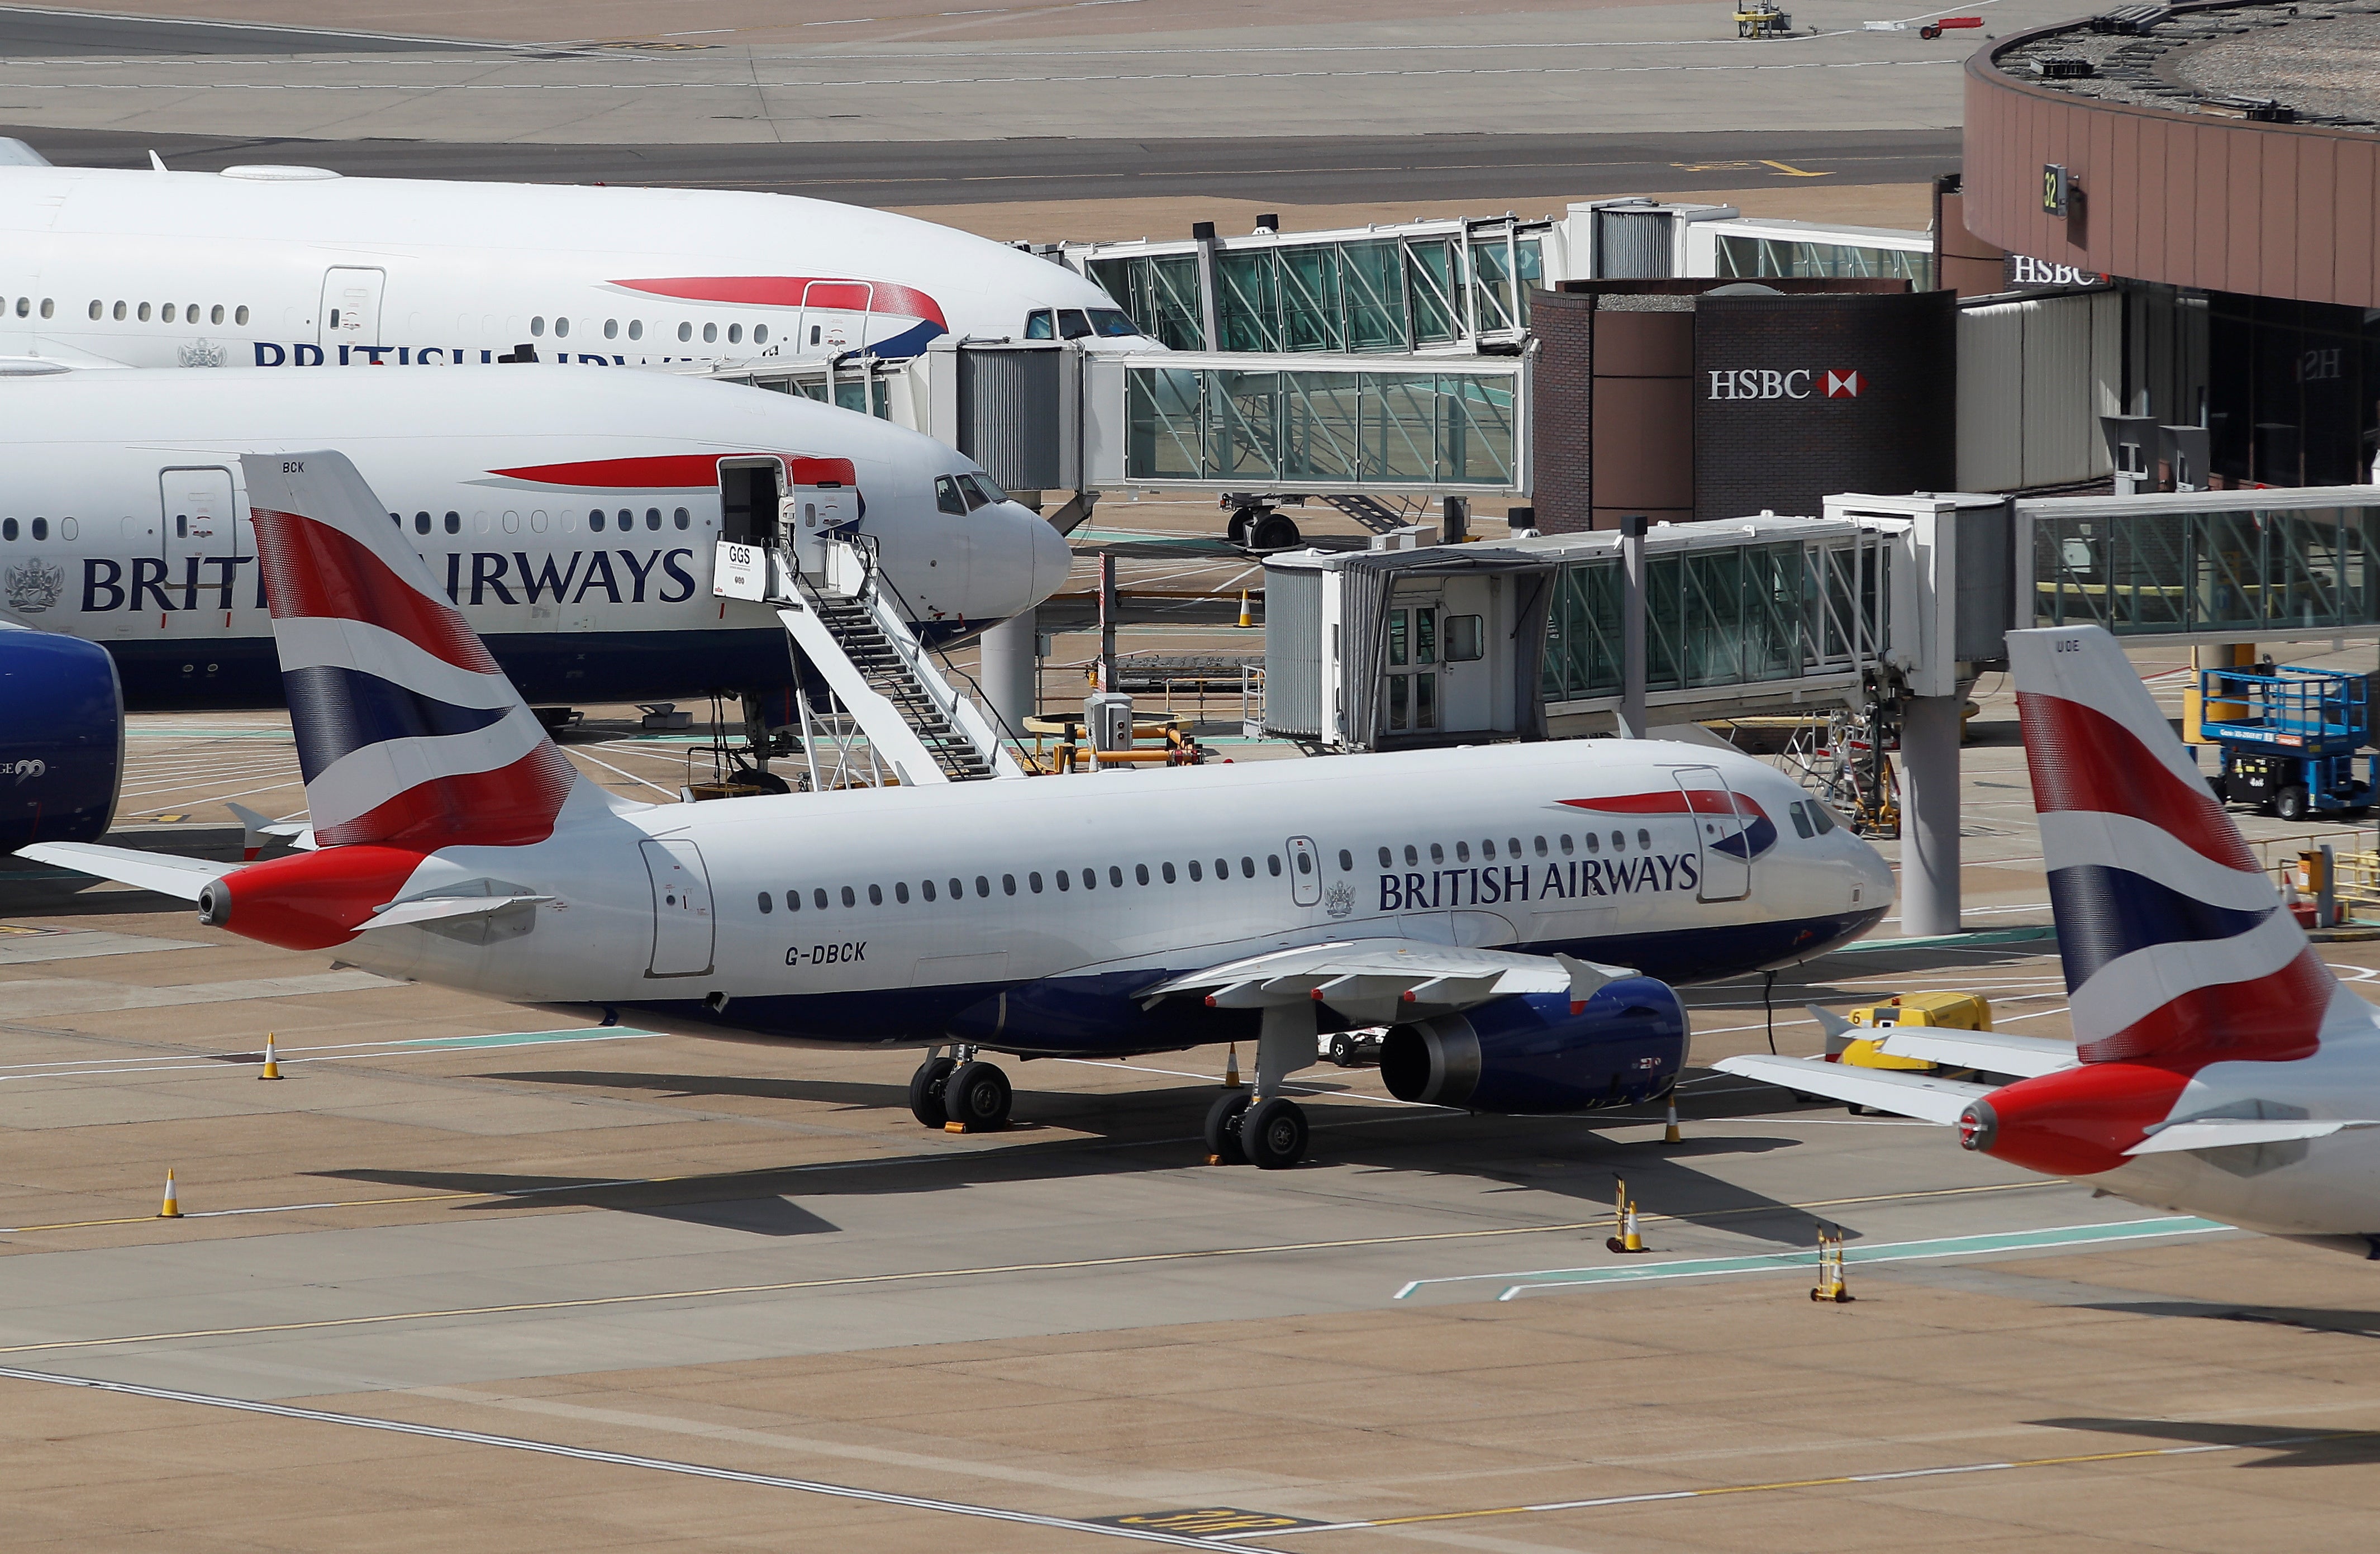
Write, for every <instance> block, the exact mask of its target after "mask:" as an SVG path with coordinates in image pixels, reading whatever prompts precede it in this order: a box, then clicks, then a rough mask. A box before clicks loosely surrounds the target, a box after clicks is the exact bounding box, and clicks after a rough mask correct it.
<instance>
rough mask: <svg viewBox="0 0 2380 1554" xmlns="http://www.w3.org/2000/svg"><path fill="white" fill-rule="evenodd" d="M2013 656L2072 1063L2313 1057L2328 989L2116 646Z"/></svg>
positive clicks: (2011, 642)
mask: <svg viewBox="0 0 2380 1554" xmlns="http://www.w3.org/2000/svg"><path fill="white" fill-rule="evenodd" d="M2008 646H2009V662H2010V667H2011V668H2012V669H2013V670H2014V671H2015V674H2016V690H2017V709H2018V714H2019V716H2020V717H2021V718H2022V722H2023V725H2024V749H2025V760H2026V763H2027V765H2028V766H2029V767H2030V768H2031V770H2032V773H2033V791H2034V808H2035V809H2036V810H2037V811H2038V813H2039V815H2040V819H2041V842H2042V852H2043V854H2044V856H2046V857H2047V858H2048V859H2049V861H2050V868H2049V897H2050V903H2051V905H2052V908H2053V910H2054V911H2055V912H2056V914H2057V918H2058V953H2059V954H2060V955H2061V956H2062V957H2063V959H2064V961H2065V970H2066V988H2067V991H2068V993H2069V995H2070V997H2071V999H2072V1002H2073V1017H2074V1037H2075V1040H2076V1042H2077V1043H2078V1045H2079V1048H2080V1054H2079V1055H2080V1056H2081V1058H2082V1059H2083V1062H2086V1063H2088V1062H2151V1063H2165V1064H2174V1065H2193V1064H2198V1063H2204V1062H2220V1061H2224V1060H2232V1059H2248V1060H2266V1061H2272V1060H2280V1059H2289V1058H2301V1057H2305V1056H2307V1055H2309V1054H2310V1053H2312V1052H2313V1050H2314V1049H2315V1048H2316V1046H2317V1045H2318V1044H2319V1035H2320V1032H2321V1030H2322V1026H2323V1024H2324V1020H2325V1015H2326V1014H2327V1013H2328V1011H2329V1009H2330V1006H2331V1002H2332V999H2333V998H2334V997H2335V996H2337V995H2338V992H2339V989H2338V981H2337V979H2336V978H2334V977H2332V976H2331V974H2330V972H2329V971H2328V969H2327V968H2325V966H2324V965H2323V964H2322V962H2321V961H2320V959H2318V958H2317V957H2316V956H2315V954H2314V953H2313V946H2312V945H2311V944H2309V943H2308V942H2307V940H2306V936H2305V933H2304V931H2303V930H2302V929H2300V928H2299V926H2298V924H2297V921H2296V919H2295V918H2293V917H2290V915H2289V913H2287V912H2285V911H2283V910H2282V909H2281V906H2280V901H2279V897H2278V894H2277V892H2276V891H2275V889H2274V886H2273V882H2272V880H2270V879H2269V878H2267V877H2266V875H2265V872H2264V870H2263V869H2262V868H2260V867H2259V866H2258V864H2257V861H2256V856H2255V855H2254V854H2253V853H2252V852H2251V851H2249V849H2248V844H2246V843H2245V842H2244V841H2242V840H2241V838H2240V830H2239V827H2237V826H2235V825H2234V824H2232V822H2231V817H2230V816H2229V815H2228V813H2226V812H2225V810H2224V808H2223V807H2222V806H2221V805H2220V804H2218V803H2216V799H2215V796H2214V795H2213V794H2212V793H2211V792H2210V791H2209V789H2208V787H2207V783H2206V780H2205V778H2204V776H2202V775H2201V774H2200V772H2199V771H2198V768H2197V766H2196V764H2195V763H2194V762H2193V761H2192V760H2191V759H2190V756H2189V753H2188V752H2187V751H2186V750H2185V749H2184V747H2183V746H2182V743H2181V741H2180V739H2179V738H2177V737H2176V736H2175V735H2174V733H2173V730H2172V728H2171V727H2170V726H2169V725H2168V723H2167V722H2166V720H2165V716H2164V714H2163V713H2161V712H2160V711H2159V710H2157V705H2156V701H2155V698H2153V697H2152V696H2151V695H2150V694H2149V690H2148V687H2147V686H2144V685H2143V684H2142V683H2141V678H2140V675H2139V674H2138V673H2137V672H2136V671H2135V670H2134V669H2133V668H2132V665H2131V661H2130V660H2128V659H2126V658H2125V657H2124V651H2123V648H2122V646H2121V645H2120V644H2119V643H2118V642H2117V640H2116V638H2115V637H2112V636H2110V635H2108V634H2107V632H2106V631H2104V630H2102V629H2101V628H2099V627H2097V626H2080V627H2076V626H2063V627H2057V628H2052V629H2044V630H2038V631H2012V632H2010V633H2009V636H2008Z"/></svg>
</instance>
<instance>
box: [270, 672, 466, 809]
mask: <svg viewBox="0 0 2380 1554" xmlns="http://www.w3.org/2000/svg"><path fill="white" fill-rule="evenodd" d="M281 685H282V689H283V690H284V691H285V693H286V694H287V696H288V698H289V722H290V726H291V727H292V729H294V730H295V731H296V733H297V764H298V767H299V769H300V770H301V771H304V772H305V774H306V781H308V782H312V781H313V780H314V779H315V778H316V777H318V776H320V775H322V772H324V771H328V770H329V769H330V767H331V763H332V762H334V761H335V760H337V759H340V758H341V757H342V756H346V755H349V754H352V753H353V752H355V751H357V750H360V749H362V748H363V747H365V746H367V745H378V744H382V743H383V742H385V741H387V740H391V739H423V738H432V737H436V736H438V735H455V734H470V733H473V732H475V731H476V730H479V729H483V728H486V727H487V726H488V725H489V724H491V723H496V722H503V721H504V714H505V712H506V711H507V710H508V709H506V708H502V707H456V706H455V705H453V704H452V703H450V702H444V701H438V700H435V699H433V698H430V697H426V696H423V695H421V694H420V693H419V691H412V690H407V688H406V687H405V686H400V685H398V684H397V683H396V682H395V681H394V680H383V679H382V678H381V677H380V676H379V675H377V674H365V673H364V672H363V671H361V670H359V669H341V668H339V667H337V666H335V665H332V664H318V665H315V666H314V667H312V668H310V669H285V670H283V671H282V672H281Z"/></svg>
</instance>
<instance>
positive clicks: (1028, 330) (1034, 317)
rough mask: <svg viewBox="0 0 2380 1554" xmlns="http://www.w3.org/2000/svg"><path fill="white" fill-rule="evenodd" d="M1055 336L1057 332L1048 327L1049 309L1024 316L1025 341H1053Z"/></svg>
mask: <svg viewBox="0 0 2380 1554" xmlns="http://www.w3.org/2000/svg"><path fill="white" fill-rule="evenodd" d="M1056 334H1057V332H1056V331H1055V330H1053V329H1051V328H1050V310H1049V309H1047V308H1043V309H1041V310H1039V311H1038V312H1031V313H1027V314H1026V315H1025V337H1026V339H1027V340H1049V339H1053V338H1055V337H1056Z"/></svg>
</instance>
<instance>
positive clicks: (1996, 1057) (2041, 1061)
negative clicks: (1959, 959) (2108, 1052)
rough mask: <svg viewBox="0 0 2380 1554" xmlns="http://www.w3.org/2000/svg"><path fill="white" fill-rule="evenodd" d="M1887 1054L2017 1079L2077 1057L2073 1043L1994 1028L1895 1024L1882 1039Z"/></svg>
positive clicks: (2050, 1069) (2067, 1064)
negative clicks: (1958, 1028) (2012, 1075)
mask: <svg viewBox="0 0 2380 1554" xmlns="http://www.w3.org/2000/svg"><path fill="white" fill-rule="evenodd" d="M1884 1051H1885V1055H1886V1056H1888V1057H1894V1058H1919V1059H1922V1060H1924V1061H1925V1062H1933V1063H1941V1064H1944V1065H1945V1066H1947V1067H1949V1068H1973V1069H1979V1070H1981V1071H1982V1072H1984V1073H1985V1074H2015V1075H2016V1076H2017V1077H2019V1078H2020V1079H2031V1078H2033V1077H2034V1075H2036V1074H2055V1073H2057V1072H2058V1070H2059V1069H2061V1068H2072V1067H2073V1066H2074V1065H2075V1064H2076V1063H2077V1062H2080V1061H2081V1060H2080V1059H2078V1058H2076V1057H2075V1055H2074V1043H2072V1042H2070V1041H2059V1040H2058V1039H2057V1038H2054V1037H2046V1036H2003V1035H2001V1034H2000V1033H1999V1032H1998V1031H1988V1030H1953V1029H1951V1028H1949V1026H1894V1027H1893V1029H1892V1032H1891V1034H1890V1035H1888V1036H1887V1037H1886V1038H1884Z"/></svg>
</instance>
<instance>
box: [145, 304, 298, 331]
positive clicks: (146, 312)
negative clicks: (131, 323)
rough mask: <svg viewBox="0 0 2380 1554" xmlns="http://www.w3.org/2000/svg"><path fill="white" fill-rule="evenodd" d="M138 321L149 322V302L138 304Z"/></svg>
mask: <svg viewBox="0 0 2380 1554" xmlns="http://www.w3.org/2000/svg"><path fill="white" fill-rule="evenodd" d="M140 322H142V323H147V322H149V304H147V303H146V302H143V303H142V304H140ZM331 322H332V325H333V327H334V328H335V327H336V326H337V324H338V316H337V315H336V314H333V315H332V319H331Z"/></svg>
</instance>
